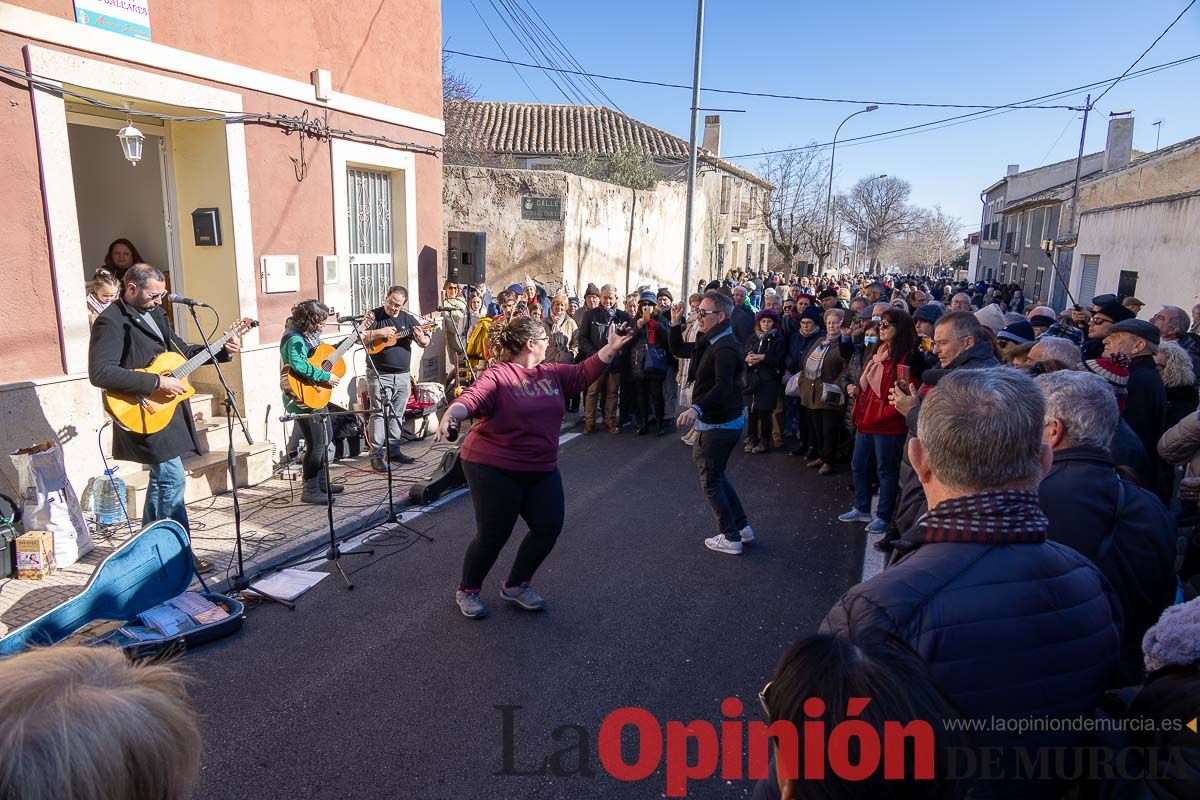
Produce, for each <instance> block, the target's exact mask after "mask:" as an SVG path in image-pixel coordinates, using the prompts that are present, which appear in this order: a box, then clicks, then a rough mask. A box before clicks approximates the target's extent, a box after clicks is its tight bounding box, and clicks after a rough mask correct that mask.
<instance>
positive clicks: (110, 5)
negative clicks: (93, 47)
mask: <svg viewBox="0 0 1200 800" xmlns="http://www.w3.org/2000/svg"><path fill="white" fill-rule="evenodd" d="M75 21H76V22H78V23H79V24H80V25H87V26H88V27H90V28H99V29H100V30H105V31H109V32H110V33H119V34H121V35H122V36H132V37H133V38H135V39H144V40H145V41H147V42H148V41H150V0H75Z"/></svg>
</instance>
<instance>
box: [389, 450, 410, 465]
mask: <svg viewBox="0 0 1200 800" xmlns="http://www.w3.org/2000/svg"><path fill="white" fill-rule="evenodd" d="M388 460H389V461H391V462H392V463H393V464H414V463H416V461H417V460H416V459H415V458H413V457H412V456H406V455H404V453H401V452H399V451H397V452H395V453H393V454H392V456H391V458H389V459H388Z"/></svg>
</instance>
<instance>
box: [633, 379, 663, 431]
mask: <svg viewBox="0 0 1200 800" xmlns="http://www.w3.org/2000/svg"><path fill="white" fill-rule="evenodd" d="M634 383H635V385H636V386H637V403H638V414H639V415H640V416H641V418H642V420H641V421H642V424H643V425H649V424H650V415H651V414H650V411H651V409H650V404H651V403H653V404H654V418H655V419H656V420H658V424H659V425H664V424H666V422H665V420H664V419H663V409H664V407H665V406H666V402H665V400H664V399H663V393H662V387H663V377H662V376H661V375H660V376H657V377H653V378H649V377H644V378H641V379H639V380H637V381H635V382H634Z"/></svg>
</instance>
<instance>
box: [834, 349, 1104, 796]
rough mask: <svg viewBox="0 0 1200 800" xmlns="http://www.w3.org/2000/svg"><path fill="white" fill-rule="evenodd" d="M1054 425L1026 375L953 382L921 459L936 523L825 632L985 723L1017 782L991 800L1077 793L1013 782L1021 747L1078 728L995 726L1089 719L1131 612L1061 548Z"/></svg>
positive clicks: (926, 520) (934, 399)
mask: <svg viewBox="0 0 1200 800" xmlns="http://www.w3.org/2000/svg"><path fill="white" fill-rule="evenodd" d="M1044 416H1045V402H1044V400H1043V399H1042V395H1041V392H1039V391H1038V389H1037V386H1036V385H1035V384H1034V382H1033V380H1032V379H1031V378H1030V377H1029V376H1027V375H1024V374H1022V373H1021V372H1019V371H1017V370H1011V369H978V370H958V371H955V372H952V373H950V374H948V375H946V376H945V377H944V378H943V379H942V380H941V381H940V382H939V384H938V387H937V389H936V390H935V391H933V392H931V393H930V394H929V396H928V398H926V400H925V403H924V408H923V409H922V411H921V418H920V429H919V435H918V437H917V438H915V439H913V440H911V441H910V442H909V446H908V450H909V457H910V459H911V461H912V465H913V469H914V470H915V471H916V472H917V474H918V476H919V477H920V480H921V483H922V484H923V485H924V487H925V493H926V495H927V497H928V499H929V507H930V510H929V513H928V514H926V515H925V516H923V517H922V518H921V519H920V521H919V522H918V523H917V524H916V525H915V526H914V527H913V528H912V529H910V530H908V531H907V532H905V533H904V535H903V537H902V538H901V539H900V540H899V541H898V542H897V543H896V548H895V552H894V554H893V556H892V559H891V564H890V565H889V567H888V568H887V569H885V570H884V571H883V572H882V573H880V574H879V575H876V576H875V577H873V578H871V579H870V580H868V581H865V582H864V583H860V584H858V585H857V586H855V587H853V588H852V589H850V590H849V591H848V592H847V593H846V594H845V595H844V596H843V597H842V598H841V599H840V600H839V601H838V602H837V603H836V604H835V605H834V607H833V609H832V610H831V611H830V612H829V614H828V615H827V616H826V618H825V621H824V622H823V623H822V625H821V631H822V632H828V633H833V634H834V635H837V636H840V637H842V638H845V639H850V640H852V641H867V640H875V639H877V638H878V639H883V638H886V637H888V636H895V637H898V638H900V639H902V640H904V641H906V642H907V643H908V644H909V645H910V646H911V647H912V648H913V649H914V650H916V652H917V653H918V655H920V656H921V657H922V659H924V661H925V663H926V664H928V665H929V667H930V671H931V672H932V674H933V677H934V679H935V680H936V681H937V682H938V683H939V684H940V685H941V686H942V688H943V689H944V690H945V691H946V693H947V695H948V696H949V698H950V699H951V700H952V701H953V702H954V703H955V704H956V706H957V707H958V708H959V709H961V711H962V713H963V716H964V717H966V718H970V719H976V720H980V721H983V723H984V727H982V728H980V729H979V731H978V733H977V737H976V742H975V744H976V745H978V746H981V747H1000V748H1002V750H1001V751H1000V753H1001V758H1000V762H1001V763H1000V768H1001V770H1004V771H1005V772H1007V774H1008V775H1009V776H1010V778H1009V781H1010V782H1006V783H1001V782H997V783H996V784H992V785H989V786H988V787H987V791H986V792H983V793H981V794H987V795H997V796H1007V795H1017V794H1020V796H1022V797H1058V796H1059V795H1060V794H1062V791H1063V789H1065V788H1066V787H1063V786H1058V785H1054V784H1053V783H1052V782H1046V783H1044V784H1043V783H1041V782H1039V783H1036V784H1029V783H1027V782H1026V783H1020V784H1018V783H1016V782H1015V780H1013V779H1012V777H1011V776H1012V775H1013V772H1012V771H1009V770H1011V769H1013V768H1014V767H1015V765H1014V763H1013V757H1014V755H1015V754H1014V751H1013V749H1010V748H1017V747H1021V748H1030V749H1029V750H1028V751H1027V752H1034V750H1033V748H1038V747H1063V748H1071V747H1074V746H1077V745H1080V744H1082V743H1083V739H1082V734H1081V733H1077V732H1074V729H1073V728H1071V727H1070V726H1058V725H1053V724H1048V725H1046V726H1044V729H1042V730H1036V731H1025V732H1021V731H1015V730H1013V729H1012V728H1011V727H1009V728H1007V729H1005V730H1000V729H998V728H995V727H987V726H986V720H989V719H992V718H995V717H1003V718H1006V719H1011V718H1018V719H1025V718H1031V719H1037V718H1054V719H1068V718H1070V719H1073V718H1077V717H1087V716H1089V715H1091V713H1092V710H1093V709H1094V708H1095V706H1096V702H1097V700H1098V699H1099V697H1100V694H1101V693H1102V692H1103V691H1104V689H1105V688H1107V687H1108V686H1110V685H1111V681H1112V677H1113V675H1114V672H1115V669H1116V667H1117V659H1118V649H1119V647H1120V640H1121V626H1120V608H1119V601H1118V599H1117V597H1116V596H1115V594H1114V593H1113V592H1112V590H1111V588H1110V587H1109V586H1108V584H1107V583H1106V582H1105V580H1104V577H1103V575H1101V573H1100V572H1099V570H1098V569H1096V567H1095V566H1093V565H1092V564H1091V563H1090V562H1089V561H1088V560H1087V559H1086V558H1084V557H1083V556H1081V555H1079V554H1078V553H1076V552H1075V551H1073V550H1071V549H1070V548H1068V547H1066V546H1064V545H1060V544H1058V543H1056V542H1053V541H1050V540H1049V539H1050V536H1049V534H1050V531H1049V523H1048V521H1047V519H1046V516H1045V515H1044V514H1043V513H1042V511H1041V509H1040V508H1039V507H1038V498H1037V488H1038V483H1039V482H1040V480H1041V477H1042V475H1043V473H1044V472H1045V471H1046V470H1048V469H1049V467H1050V464H1051V459H1052V454H1051V451H1050V448H1049V447H1048V446H1046V445H1044V444H1043V442H1042V427H1043V424H1044V422H1043V421H1044ZM1039 727H1042V726H1039ZM1063 752H1064V753H1068V752H1069V750H1066V751H1063Z"/></svg>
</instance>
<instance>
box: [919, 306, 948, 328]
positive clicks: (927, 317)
mask: <svg viewBox="0 0 1200 800" xmlns="http://www.w3.org/2000/svg"><path fill="white" fill-rule="evenodd" d="M945 313H946V307H945V306H944V305H942V304H941V303H934V302H929V303H926V304H925V305H923V306H921V307H920V308H918V309H917V310H916V311H914V312H913V322H932V323H933V324H935V325H936V324H937V321H938V320H939V319H941V318H942V315H943V314H945Z"/></svg>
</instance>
